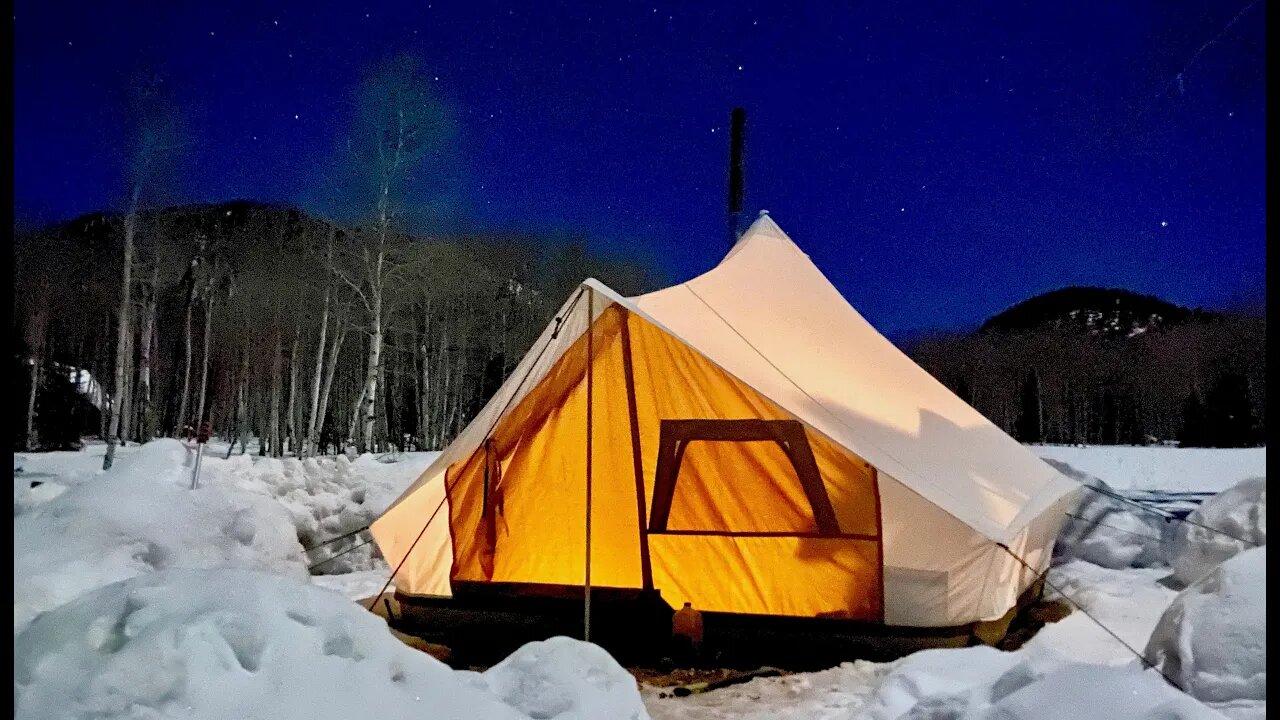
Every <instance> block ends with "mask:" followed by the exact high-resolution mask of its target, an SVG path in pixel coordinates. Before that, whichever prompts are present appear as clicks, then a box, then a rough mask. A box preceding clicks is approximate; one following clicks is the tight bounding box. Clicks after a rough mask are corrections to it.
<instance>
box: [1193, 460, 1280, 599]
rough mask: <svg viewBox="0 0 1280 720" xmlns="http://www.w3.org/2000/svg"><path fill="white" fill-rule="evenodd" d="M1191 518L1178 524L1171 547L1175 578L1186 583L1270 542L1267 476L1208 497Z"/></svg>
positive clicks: (1252, 479)
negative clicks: (1249, 550)
mask: <svg viewBox="0 0 1280 720" xmlns="http://www.w3.org/2000/svg"><path fill="white" fill-rule="evenodd" d="M1187 519H1188V520H1190V521H1191V522H1185V523H1178V527H1177V528H1176V529H1175V533H1174V536H1173V539H1172V542H1171V546H1170V550H1169V555H1170V564H1171V565H1173V575H1174V578H1176V579H1177V580H1178V581H1179V582H1180V583H1182V584H1183V585H1190V584H1191V583H1194V582H1195V581H1196V580H1199V579H1200V578H1202V577H1204V576H1205V575H1206V574H1207V573H1209V572H1210V571H1212V570H1213V569H1214V568H1215V567H1217V566H1218V565H1219V564H1221V563H1222V562H1223V561H1225V560H1227V559H1229V558H1231V557H1232V556H1234V555H1235V554H1237V553H1239V552H1240V551H1242V550H1245V549H1247V548H1251V547H1257V546H1259V545H1266V543H1267V479H1266V478H1265V477H1254V478H1249V479H1247V480H1243V481H1241V482H1240V483H1239V484H1237V485H1235V486H1233V487H1230V488H1228V489H1226V490H1224V491H1222V492H1220V493H1218V494H1217V495H1214V496H1213V497H1211V498H1209V499H1208V500H1206V501H1205V502H1204V504H1202V505H1201V506H1200V507H1198V508H1196V509H1195V510H1194V511H1192V513H1191V514H1190V515H1188V516H1187ZM1210 528H1212V529H1210ZM1237 538H1238V539H1237Z"/></svg>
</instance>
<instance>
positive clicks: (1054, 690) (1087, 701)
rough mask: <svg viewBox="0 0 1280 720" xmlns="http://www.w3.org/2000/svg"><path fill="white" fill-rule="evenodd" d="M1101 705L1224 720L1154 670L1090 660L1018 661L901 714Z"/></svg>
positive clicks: (1027, 711)
mask: <svg viewBox="0 0 1280 720" xmlns="http://www.w3.org/2000/svg"><path fill="white" fill-rule="evenodd" d="M1104 709H1105V710H1104ZM1100 710H1102V711H1103V715H1105V717H1108V718H1132V719H1133V720H1140V719H1141V720H1200V719H1202V718H1203V719H1204V720H1222V716H1221V715H1220V714H1218V713H1217V712H1215V711H1213V710H1211V709H1210V708H1208V707H1206V706H1204V705H1202V704H1200V703H1198V702H1196V701H1195V700H1193V699H1192V698H1190V697H1187V696H1186V695H1183V694H1182V693H1180V692H1178V691H1177V690H1175V689H1174V688H1172V687H1170V686H1169V685H1168V684H1167V683H1165V682H1164V680H1162V679H1161V678H1160V676H1159V675H1157V674H1155V673H1152V672H1143V671H1142V670H1140V669H1139V668H1138V667H1137V666H1129V667H1126V668H1123V669H1115V668H1108V667H1104V666H1099V665H1088V664H1075V665H1069V666H1066V667H1061V668H1058V669H1055V670H1052V671H1050V672H1047V673H1042V672H1040V671H1037V670H1036V669H1035V668H1029V667H1026V666H1022V665H1019V666H1017V667H1015V668H1014V669H1012V670H1010V671H1009V672H1008V673H1006V674H1005V675H1004V676H1002V677H1001V678H1000V679H999V680H998V681H996V682H995V683H994V684H993V685H990V686H987V687H984V688H981V689H978V690H972V691H970V692H968V693H965V694H962V695H959V696H954V697H950V698H937V699H934V700H932V701H931V702H928V703H922V704H921V705H917V706H916V707H915V708H913V709H912V711H911V712H910V713H908V714H907V715H904V716H903V720H926V719H934V718H940V717H947V718H972V719H973V720H978V719H979V718H981V719H982V720H1079V719H1080V718H1088V717H1099V716H1100V715H1099V711H1100Z"/></svg>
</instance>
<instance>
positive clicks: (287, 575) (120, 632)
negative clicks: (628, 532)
mask: <svg viewBox="0 0 1280 720" xmlns="http://www.w3.org/2000/svg"><path fill="white" fill-rule="evenodd" d="M104 450H105V448H104V447H103V446H102V445H90V446H88V447H87V448H86V449H84V450H82V451H79V452H65V453H26V454H23V455H22V456H15V459H14V464H15V479H14V515H15V533H14V540H15V571H14V580H15V592H14V632H15V663H16V664H17V665H18V666H19V667H18V668H17V669H16V670H15V701H17V704H18V712H16V713H15V717H42V716H46V715H47V714H48V713H53V714H54V715H56V716H60V717H84V716H89V715H92V714H94V713H99V714H106V715H113V716H125V717H158V716H174V715H181V716H183V717H196V718H202V717H261V718H267V717H272V718H274V717H293V716H297V717H301V716H303V715H304V714H305V715H306V716H307V717H309V718H320V719H321V720H324V719H326V718H329V717H350V716H354V715H356V714H357V713H359V714H362V715H363V714H376V715H378V716H387V717H393V718H394V717H408V716H410V715H413V716H415V717H420V716H429V717H463V716H465V717H517V718H519V717H529V716H535V717H559V718H565V719H568V718H588V717H621V718H627V717H633V716H634V717H638V718H642V717H646V715H645V713H646V711H647V712H648V713H649V714H651V715H652V717H654V718H658V719H660V720H663V719H668V718H705V719H713V718H781V719H782V720H790V719H792V718H832V719H837V718H838V719H841V720H846V719H850V718H873V719H875V720H884V719H887V718H1024V717H1049V718H1052V717H1070V718H1071V719H1072V720H1076V719H1077V718H1080V717H1094V716H1097V711H1098V708H1100V707H1105V708H1106V709H1107V714H1108V716H1111V717H1134V718H1137V717H1153V718H1154V717H1168V718H1198V717H1215V716H1218V715H1217V714H1216V713H1217V712H1218V711H1221V712H1223V713H1225V714H1226V715H1228V716H1230V717H1232V718H1252V717H1262V716H1264V715H1265V707H1266V706H1265V690H1264V689H1261V688H1262V683H1263V682H1264V681H1265V650H1264V649H1262V648H1261V645H1260V640H1261V638H1262V637H1264V635H1265V614H1264V611H1263V610H1262V609H1261V607H1262V606H1261V604H1260V601H1259V600H1258V598H1259V597H1261V598H1265V591H1263V590H1262V589H1261V588H1262V585H1261V582H1260V580H1259V579H1260V578H1265V574H1264V572H1263V571H1262V570H1261V565H1260V563H1259V562H1258V561H1256V560H1252V559H1250V558H1254V557H1256V555H1257V554H1258V552H1259V551H1245V552H1243V553H1241V552H1240V550H1241V545H1240V544H1239V543H1232V542H1225V543H1224V542H1223V539H1222V537H1221V536H1220V535H1216V534H1213V533H1208V532H1207V531H1200V532H1199V533H1197V532H1196V531H1194V530H1193V529H1191V528H1189V526H1186V525H1185V524H1183V523H1167V522H1165V521H1164V520H1163V518H1161V517H1158V516H1155V515H1153V514H1151V513H1147V512H1142V511H1140V510H1137V509H1135V508H1133V507H1132V506H1131V505H1129V504H1127V503H1125V502H1122V501H1119V500H1115V499H1113V498H1107V497H1105V496H1104V495H1102V494H1100V493H1085V494H1083V496H1082V498H1083V502H1082V504H1081V506H1080V507H1079V508H1077V509H1075V510H1073V511H1072V514H1074V515H1078V516H1079V519H1071V520H1070V521H1069V522H1068V525H1067V527H1066V528H1065V529H1064V532H1063V535H1062V537H1061V538H1060V540H1059V543H1058V547H1057V548H1056V550H1055V565H1054V567H1053V569H1052V570H1051V571H1050V573H1049V576H1048V581H1049V583H1050V584H1051V585H1052V586H1054V587H1057V588H1058V589H1060V590H1061V591H1062V592H1063V593H1065V595H1066V596H1067V597H1068V598H1070V599H1071V601H1073V602H1076V603H1079V604H1080V605H1082V606H1083V607H1084V608H1085V609H1086V610H1087V611H1088V613H1089V614H1090V615H1092V616H1093V617H1095V618H1097V619H1098V620H1099V621H1100V622H1101V623H1103V624H1104V625H1105V626H1106V627H1107V628H1109V629H1110V630H1112V631H1114V632H1115V633H1116V634H1117V635H1118V636H1119V637H1120V640H1122V641H1123V643H1122V642H1120V641H1118V640H1117V639H1116V638H1114V637H1112V636H1111V635H1110V634H1109V633H1108V632H1107V631H1106V630H1103V629H1102V628H1101V627H1099V626H1098V625H1097V624H1095V622H1094V621H1093V620H1091V619H1090V618H1089V617H1088V616H1086V615H1085V613H1083V612H1079V611H1074V612H1072V613H1071V614H1069V615H1068V616H1067V617H1066V618H1064V619H1062V620H1060V621H1058V622H1055V623H1051V624H1049V625H1047V626H1045V627H1044V628H1043V629H1041V630H1040V631H1039V632H1038V633H1037V634H1036V635H1035V636H1034V637H1032V638H1031V639H1030V640H1029V641H1028V642H1026V644H1025V645H1024V646H1023V647H1022V648H1020V649H1019V650H1017V651H1013V652H1003V651H999V650H995V649H992V648H986V647H974V648H965V649H957V650H933V651H924V652H919V653H916V654H913V655H911V656H908V657H906V658H903V659H902V660H899V661H897V662H893V663H870V662H865V661H858V662H850V663H844V664H842V665H840V666H838V667H834V668H830V669H828V670H823V671H820V672H813V673H800V674H793V675H785V676H781V677H768V678H757V679H755V680H752V681H750V682H747V683H743V684H741V685H735V686H731V687H728V688H725V689H722V690H716V691H712V692H708V693H703V694H697V695H692V696H689V697H679V698H677V697H672V696H671V695H670V692H669V691H664V690H663V689H661V688H655V687H648V686H645V687H641V688H639V689H637V688H636V686H635V683H634V681H632V680H631V677H630V675H629V674H628V673H626V672H625V671H624V670H622V669H621V668H619V667H618V666H617V664H616V663H614V662H613V661H612V659H611V658H609V657H608V655H607V653H605V652H604V651H603V650H601V649H600V648H597V647H595V646H591V645H586V644H583V643H580V642H577V641H573V640H569V639H567V638H553V639H551V640H548V641H544V642H542V643H532V644H530V645H528V646H525V647H524V648H521V649H520V650H519V651H517V652H516V653H514V654H513V655H512V656H511V657H510V658H508V659H507V660H506V661H504V662H503V663H501V664H499V665H497V666H495V667H493V668H491V669H490V670H488V671H486V672H484V673H472V672H454V671H452V670H449V669H448V668H446V667H444V666H443V665H440V664H439V663H437V662H436V661H435V660H434V659H432V658H430V657H429V656H426V655H424V654H422V653H420V652H417V651H414V650H412V649H409V648H406V647H405V646H404V645H403V644H402V643H400V642H399V641H398V640H396V639H395V638H394V637H392V636H391V635H390V634H389V633H387V631H386V630H385V624H383V622H382V620H381V619H379V618H377V617H375V616H373V615H371V614H369V613H367V612H366V611H364V610H363V609H361V608H360V607H359V606H358V605H356V604H355V603H353V602H352V601H353V600H359V599H365V598H368V597H370V596H372V595H373V594H374V593H376V592H378V591H379V590H380V589H381V588H382V585H383V584H384V583H385V582H386V579H387V576H388V575H389V574H390V568H389V567H388V566H387V565H386V563H385V561H383V560H382V559H381V558H380V557H378V556H377V554H376V553H375V552H374V546H373V545H372V544H370V545H367V546H365V547H363V548H360V549H358V550H356V551H354V552H351V553H349V554H348V555H345V556H343V557H342V558H340V559H337V560H335V561H333V562H332V563H329V564H328V565H326V566H324V567H322V568H321V569H320V570H319V571H318V572H326V573H331V574H326V575H313V576H311V577H310V584H308V578H307V574H306V570H305V568H306V565H307V563H308V561H310V562H311V563H315V562H316V561H318V560H322V559H324V558H326V557H328V556H330V555H332V554H334V553H338V552H342V551H343V550H345V549H347V548H350V547H352V546H353V545H356V544H358V543H360V542H363V541H365V540H366V539H367V535H368V534H367V532H365V533H360V534H358V535H356V536H355V537H352V538H350V539H347V540H342V541H339V542H336V543H333V544H332V545H330V546H327V547H325V548H323V549H318V550H315V551H313V552H311V553H308V554H307V555H306V556H304V554H303V552H302V550H303V547H304V546H305V545H312V544H314V543H319V542H321V541H323V540H326V539H330V538H333V537H335V536H338V535H341V534H343V533H346V532H350V531H353V530H357V529H359V528H361V527H363V526H364V525H367V524H368V523H369V521H371V520H373V519H374V518H376V517H377V516H378V514H379V513H381V512H382V510H383V509H385V508H386V507H387V506H388V505H389V504H390V503H391V502H392V501H393V500H394V499H395V498H396V497H397V496H398V495H399V494H400V493H401V492H402V491H403V490H404V488H405V487H407V486H408V485H409V484H410V483H412V482H413V480H415V479H416V478H417V477H418V476H419V475H420V474H421V473H422V471H423V470H425V468H426V467H427V465H429V464H430V462H431V461H432V460H434V458H435V456H436V454H435V453H403V454H393V455H387V456H380V457H379V456H373V455H364V456H361V457H358V458H356V459H354V460H349V459H348V458H346V457H343V456H339V457H337V458H332V457H328V458H309V459H302V460H299V459H297V458H293V457H286V458H282V459H273V458H264V457H260V456H257V455H256V454H255V453H253V452H252V447H251V452H250V453H247V454H244V455H233V456H232V457H231V458H229V459H227V458H225V454H226V446H225V445H222V446H219V445H217V444H210V446H208V449H207V451H206V454H205V455H204V459H203V461H202V463H203V464H202V469H201V487H200V488H199V489H198V490H195V491H192V490H190V489H189V486H190V473H191V459H192V455H191V453H190V451H189V450H188V449H187V448H186V447H184V446H183V445H181V444H180V443H177V442H176V441H172V440H166V441H157V442H155V443H150V444H148V445H146V446H143V447H141V448H139V447H137V446H133V445H131V446H128V447H122V448H119V449H118V454H117V463H116V467H115V468H113V469H112V470H111V471H108V472H105V473H104V472H102V471H101V461H102V454H103V451H104ZM1033 450H1035V451H1036V452H1037V453H1039V454H1040V455H1041V456H1042V457H1045V458H1046V459H1047V460H1049V461H1050V462H1051V463H1052V464H1054V465H1055V466H1056V467H1058V468H1059V469H1060V470H1062V471H1063V472H1064V473H1066V474H1067V475H1069V476H1071V477H1075V478H1076V479H1077V480H1080V481H1081V482H1085V483H1089V484H1093V485H1095V486H1097V487H1099V488H1109V489H1111V490H1114V491H1117V492H1119V493H1122V494H1124V495H1125V496H1127V497H1131V498H1142V499H1144V500H1143V501H1144V502H1156V503H1161V507H1164V508H1166V509H1167V508H1170V507H1177V508H1179V509H1180V510H1181V511H1182V512H1186V511H1188V510H1190V508H1191V507H1194V503H1195V502H1197V501H1198V500H1199V498H1198V497H1196V496H1194V495H1193V494H1192V493H1195V492H1202V491H1207V492H1220V491H1223V490H1227V492H1225V493H1222V494H1221V495H1218V496H1217V497H1214V498H1212V499H1210V500H1208V501H1206V502H1205V503H1204V504H1203V506H1202V507H1200V508H1199V509H1198V510H1197V511H1196V513H1197V514H1195V515H1193V516H1192V519H1196V520H1197V521H1198V522H1203V523H1204V524H1206V525H1210V526H1213V527H1221V528H1222V529H1224V530H1227V531H1228V532H1231V533H1232V534H1236V535H1241V537H1246V538H1251V539H1256V540H1257V541H1259V542H1265V480H1262V479H1260V480H1250V478H1253V477H1259V478H1264V477H1265V472H1266V471H1265V461H1266V454H1265V449H1264V448H1263V449H1252V450H1201V449H1180V448H1167V447H1146V448H1137V447H1090V448H1080V447H1055V446H1033ZM19 468H21V472H18V469H19ZM32 480H39V481H40V482H41V483H42V484H41V485H40V486H38V487H36V488H31V487H30V482H31V481H32ZM1241 481H1245V482H1241ZM1237 485H1238V487H1232V486H1237ZM1229 488H1230V490H1228V489H1229ZM300 539H301V541H302V542H301V543H300V542H299V540H300ZM1260 552H1261V553H1262V554H1263V555H1264V556H1265V550H1263V551H1260ZM1236 553H1239V554H1236ZM1232 555H1234V558H1233V559H1232V560H1229V561H1228V562H1227V564H1226V565H1223V566H1222V567H1221V568H1219V569H1218V570H1215V571H1213V572H1209V574H1208V575H1207V576H1206V577H1205V578H1204V579H1203V580H1201V581H1200V582H1199V583H1197V584H1195V585H1193V586H1192V587H1191V588H1189V589H1188V590H1186V591H1185V592H1184V593H1183V594H1181V595H1179V594H1178V592H1177V591H1176V589H1173V588H1175V587H1180V585H1178V584H1176V581H1175V579H1174V578H1172V577H1171V575H1170V572H1171V571H1170V565H1171V564H1172V565H1173V567H1174V569H1175V570H1177V568H1178V563H1179V562H1180V560H1179V558H1181V562H1183V563H1184V564H1189V565H1188V567H1189V566H1190V565H1198V566H1199V567H1203V568H1204V569H1205V571H1206V572H1207V571H1208V568H1209V566H1211V565H1212V564H1214V563H1217V562H1220V561H1221V560H1223V559H1226V558H1228V557H1231V556H1232ZM1184 574H1190V575H1195V576H1196V577H1199V576H1200V575H1201V574H1203V573H1202V572H1201V571H1200V570H1195V571H1188V572H1185V573H1184ZM120 581H123V583H120ZM1215 583H1216V584H1215ZM1046 595H1047V597H1048V598H1049V599H1052V598H1054V597H1055V596H1056V595H1057V591H1055V590H1053V589H1051V588H1046ZM1175 598H1176V599H1175ZM299 608H302V610H299ZM1166 609H1167V612H1166ZM43 611H47V612H45V614H44V615H41V616H39V617H36V615H37V614H38V613H40V612H43ZM295 615H296V617H295ZM298 617H302V618H308V619H311V620H314V622H313V623H312V624H310V625H307V624H303V623H302V622H300V621H298V619H297V618H298ZM32 618H35V619H34V621H32ZM309 621H310V620H309ZM370 622H372V623H373V624H372V625H370V624H369V623H370ZM117 628H118V629H117ZM1222 637H1231V638H1233V639H1232V640H1230V641H1226V642H1223V641H1220V640H1215V638H1222ZM1235 638H1242V639H1240V640H1237V639H1235ZM326 640H332V642H331V643H328V644H326ZM1254 640H1257V641H1259V642H1258V644H1256V646H1255V645H1253V644H1250V643H1251V642H1252V641H1254ZM1126 645H1127V646H1128V647H1126ZM1143 648H1147V653H1148V655H1151V656H1153V657H1154V656H1157V655H1158V656H1159V657H1160V658H1161V659H1160V662H1161V663H1163V667H1164V668H1165V670H1166V672H1169V673H1170V676H1171V677H1175V678H1177V677H1184V679H1185V680H1186V682H1185V683H1183V681H1182V680H1179V683H1180V684H1185V685H1187V686H1188V687H1192V688H1196V689H1193V691H1192V693H1191V695H1192V696H1194V697H1191V696H1187V695H1184V694H1182V693H1179V692H1178V691H1177V690H1175V689H1173V688H1172V686H1170V685H1168V684H1167V683H1165V682H1164V681H1163V680H1162V679H1161V678H1160V677H1159V675H1158V674H1157V673H1156V672H1154V671H1150V670H1148V671H1143V670H1142V668H1141V666H1140V665H1139V663H1138V661H1137V659H1136V657H1135V654H1134V653H1135V651H1141V650H1142V649H1143ZM255 653H256V655H255ZM406 653H407V654H406ZM254 657H258V658H259V660H258V663H257V667H258V669H257V670H254V671H250V670H247V669H245V667H244V666H243V665H242V664H241V663H240V659H245V658H247V659H248V662H249V663H250V664H254V663H253V658H254ZM238 658H239V659H238ZM267 659H271V660H272V662H270V663H267V662H266V660H267ZM424 663H425V664H424ZM268 665H269V667H268ZM397 671H399V672H397ZM1175 673H1181V675H1175ZM393 676H395V677H396V678H398V679H395V680H393V679H392V677H393ZM412 698H417V699H412ZM1196 698H1199V700H1197V699H1196ZM1201 700H1203V701H1206V702H1208V703H1209V704H1210V705H1212V709H1211V708H1210V707H1208V706H1206V705H1204V704H1202V703H1201V702H1200V701H1201ZM184 703H185V705H184ZM55 711H56V712H55ZM451 713H452V714H451Z"/></svg>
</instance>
